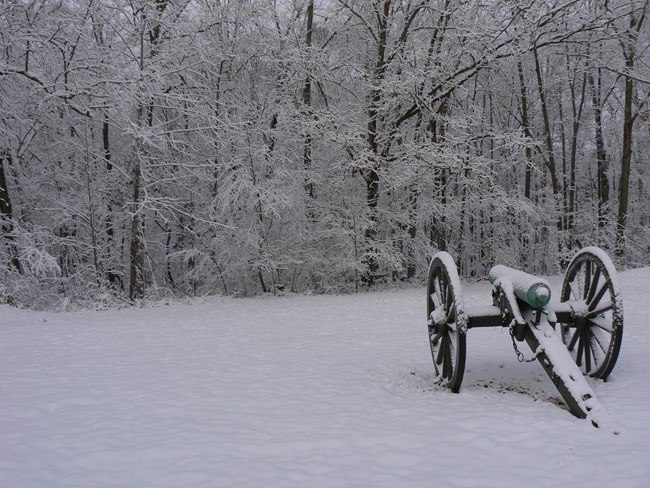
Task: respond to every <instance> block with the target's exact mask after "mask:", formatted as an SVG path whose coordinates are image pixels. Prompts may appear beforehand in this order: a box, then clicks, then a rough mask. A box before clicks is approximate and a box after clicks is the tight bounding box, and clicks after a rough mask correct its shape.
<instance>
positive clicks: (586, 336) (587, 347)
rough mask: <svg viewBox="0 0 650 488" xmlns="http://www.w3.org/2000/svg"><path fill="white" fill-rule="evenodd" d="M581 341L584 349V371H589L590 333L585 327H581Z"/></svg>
mask: <svg viewBox="0 0 650 488" xmlns="http://www.w3.org/2000/svg"><path fill="white" fill-rule="evenodd" d="M582 333H583V342H584V346H583V347H584V350H585V373H587V374H589V373H591V333H590V332H589V329H588V328H587V327H585V328H584V329H583V332H582Z"/></svg>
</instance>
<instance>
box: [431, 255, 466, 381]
mask: <svg viewBox="0 0 650 488" xmlns="http://www.w3.org/2000/svg"><path fill="white" fill-rule="evenodd" d="M427 319H428V320H427V321H428V327H429V345H430V346H431V356H432V357H433V365H434V367H435V369H436V374H437V381H438V382H439V383H440V384H442V385H444V386H447V387H449V388H450V389H451V391H453V392H454V393H458V390H460V385H461V383H462V382H463V374H464V373H465V334H466V331H467V315H466V314H465V308H464V306H463V301H462V292H461V288H460V280H459V278H458V271H457V270H456V264H455V263H454V260H453V258H452V257H451V256H450V255H449V254H448V253H446V252H444V251H442V252H439V253H437V254H436V255H435V256H434V257H433V261H431V265H430V266H429V279H428V281H427Z"/></svg>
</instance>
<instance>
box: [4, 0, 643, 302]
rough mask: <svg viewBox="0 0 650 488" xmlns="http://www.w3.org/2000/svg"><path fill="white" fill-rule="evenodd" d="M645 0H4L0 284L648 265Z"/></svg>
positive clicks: (183, 282) (61, 287) (231, 284)
mask: <svg viewBox="0 0 650 488" xmlns="http://www.w3.org/2000/svg"><path fill="white" fill-rule="evenodd" d="M648 10H650V9H649V7H648V3H647V2H646V0H610V1H600V0H548V1H537V0H536V1H520V0H512V1H507V2H503V1H497V0H493V1H492V0H489V1H487V2H486V1H478V0H476V1H475V0H464V1H459V0H432V1H429V0H365V1H359V0H321V1H318V0H316V1H315V0H284V1H283V0H236V1H228V0H221V1H219V0H128V1H127V0H80V1H76V0H75V1H71V0H57V1H51V0H40V1H36V0H34V1H27V0H8V1H4V2H1V3H0V45H1V47H2V51H1V54H0V159H1V163H2V164H1V165H0V217H1V219H2V220H1V222H0V225H1V235H0V300H4V301H15V302H19V303H21V304H24V305H29V306H34V307H52V306H59V307H61V306H65V305H67V304H79V305H89V304H110V303H113V302H114V301H115V300H125V301H134V300H137V299H140V298H143V297H146V296H151V297H160V296H162V295H175V296H186V295H196V294H200V295H202V294H211V293H222V294H229V295H250V294H254V293H259V292H269V291H275V290H278V289H284V290H291V291H315V292H345V291H354V290H357V289H358V288H359V287H361V286H372V285H374V284H377V283H383V282H392V281H397V280H400V281H406V280H413V281H416V282H418V281H420V280H422V279H423V277H424V276H425V274H426V270H427V265H428V261H429V259H430V258H431V256H432V254H433V253H434V252H435V251H436V250H439V249H441V250H448V251H450V252H451V253H452V254H453V255H454V256H455V257H456V258H457V261H458V264H459V266H460V270H461V273H462V274H463V275H465V276H471V277H480V276H483V275H484V274H485V273H486V270H487V269H488V268H489V267H490V266H491V265H492V264H493V263H495V262H497V261H498V262H503V263H505V264H509V265H514V266H521V267H525V268H527V269H529V270H531V271H533V272H540V273H551V272H555V271H557V269H558V267H559V266H560V265H562V264H563V263H565V262H566V261H567V259H569V258H570V257H571V256H572V255H573V253H574V252H575V250H576V248H578V247H581V246H584V245H599V246H601V247H603V248H605V249H607V250H609V251H611V252H612V253H614V254H615V255H616V259H617V260H618V261H619V263H620V264H624V265H638V264H647V263H649V262H650V222H649V220H650V203H649V202H650V190H649V185H650V175H649V172H650V164H649V160H650V157H649V156H650V107H649V98H650V47H649V46H650V31H649V29H648V23H649V22H648V20H647V15H648V13H649V12H648Z"/></svg>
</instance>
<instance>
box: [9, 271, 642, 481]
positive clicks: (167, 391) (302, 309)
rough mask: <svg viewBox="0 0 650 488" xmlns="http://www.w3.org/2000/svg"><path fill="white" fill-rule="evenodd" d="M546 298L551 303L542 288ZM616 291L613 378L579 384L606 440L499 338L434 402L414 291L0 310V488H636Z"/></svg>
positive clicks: (473, 298)
mask: <svg viewBox="0 0 650 488" xmlns="http://www.w3.org/2000/svg"><path fill="white" fill-rule="evenodd" d="M549 281H550V282H551V287H552V289H553V293H554V294H556V296H558V295H557V290H558V289H559V286H560V283H561V277H552V278H550V279H549ZM620 283H621V285H622V290H623V300H624V302H625V308H626V317H625V320H626V322H625V334H624V340H623V345H622V348H621V353H620V356H619V360H618V363H617V365H616V368H615V369H614V371H613V373H612V374H611V376H610V377H609V379H608V381H607V382H602V381H597V380H592V379H588V380H587V382H588V384H589V386H590V387H591V388H592V389H593V391H594V392H595V394H596V396H597V397H598V399H599V401H600V402H601V403H602V405H603V406H604V407H605V408H606V409H607V412H609V414H611V416H612V417H613V418H614V419H615V421H616V423H617V425H619V426H620V428H621V433H620V435H612V434H611V432H610V431H608V430H606V429H596V428H594V427H592V425H591V423H590V422H588V421H586V420H580V419H577V418H575V417H573V416H572V415H571V414H570V413H569V412H568V411H567V410H566V408H564V407H562V406H561V405H560V403H561V401H560V399H559V398H560V397H559V394H558V393H557V392H556V390H555V388H554V387H553V385H552V384H551V382H550V380H549V379H548V377H547V376H546V374H545V373H544V371H543V369H542V368H541V367H540V366H539V365H538V364H537V363H530V364H520V363H518V362H517V358H516V356H515V353H514V352H513V350H512V344H511V342H510V337H509V335H508V330H507V329H504V328H485V329H483V328H480V329H472V330H470V331H468V334H467V370H466V373H465V379H464V382H463V386H462V388H461V391H460V393H459V394H453V393H451V392H449V391H447V390H445V389H442V388H439V387H436V386H435V385H434V384H433V379H434V375H435V373H434V368H433V364H432V362H431V358H430V351H429V346H428V343H427V327H426V300H425V296H426V295H425V289H424V287H422V288H418V289H412V290H406V291H396V292H391V291H386V292H377V293H367V294H359V295H351V296H338V297H335V296H313V297H307V296H304V297H303V296H290V297H285V298H257V299H239V300H237V299H227V298H211V299H205V300H195V301H193V302H191V303H171V304H170V305H162V304H161V305H158V306H156V307H151V308H140V309H127V310H110V311H104V312H92V311H86V312H77V313H58V314H54V313H42V312H31V311H24V310H18V309H15V308H12V307H9V306H5V305H3V306H0V486H3V487H4V486H6V487H21V488H29V487H70V488H72V487H103V486H106V487H108V486H110V487H116V486H119V487H145V486H156V487H181V486H190V487H195V486H211V487H260V486H264V487H306V486H309V487H341V486H345V487H394V486H408V487H431V486H440V487H505V486H534V487H554V488H555V487H557V486H569V485H570V486H573V487H589V488H593V487H598V486H616V487H617V488H623V487H642V486H647V480H648V477H649V476H650V463H648V460H649V459H650V415H649V414H648V403H649V401H650V375H649V374H648V370H647V366H648V361H647V357H648V352H649V351H650V339H649V337H650V334H649V333H648V328H647V316H648V314H647V304H648V303H650V287H649V286H647V285H648V284H649V283H650V268H643V269H637V270H631V271H626V272H623V273H620ZM463 297H464V301H465V304H466V305H467V308H468V309H469V308H470V307H475V306H485V305H488V304H489V303H490V301H491V296H490V286H489V285H488V284H487V283H485V282H484V283H479V284H473V285H467V284H463ZM526 349H527V347H526V346H525V345H523V349H522V350H526ZM527 352H528V351H527Z"/></svg>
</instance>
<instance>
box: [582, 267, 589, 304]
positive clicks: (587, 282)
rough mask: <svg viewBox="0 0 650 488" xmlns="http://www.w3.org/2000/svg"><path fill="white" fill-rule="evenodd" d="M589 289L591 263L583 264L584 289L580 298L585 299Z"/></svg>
mask: <svg viewBox="0 0 650 488" xmlns="http://www.w3.org/2000/svg"><path fill="white" fill-rule="evenodd" d="M589 288H591V262H587V263H585V288H584V290H583V291H584V295H583V296H582V298H587V293H588V291H589Z"/></svg>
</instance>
